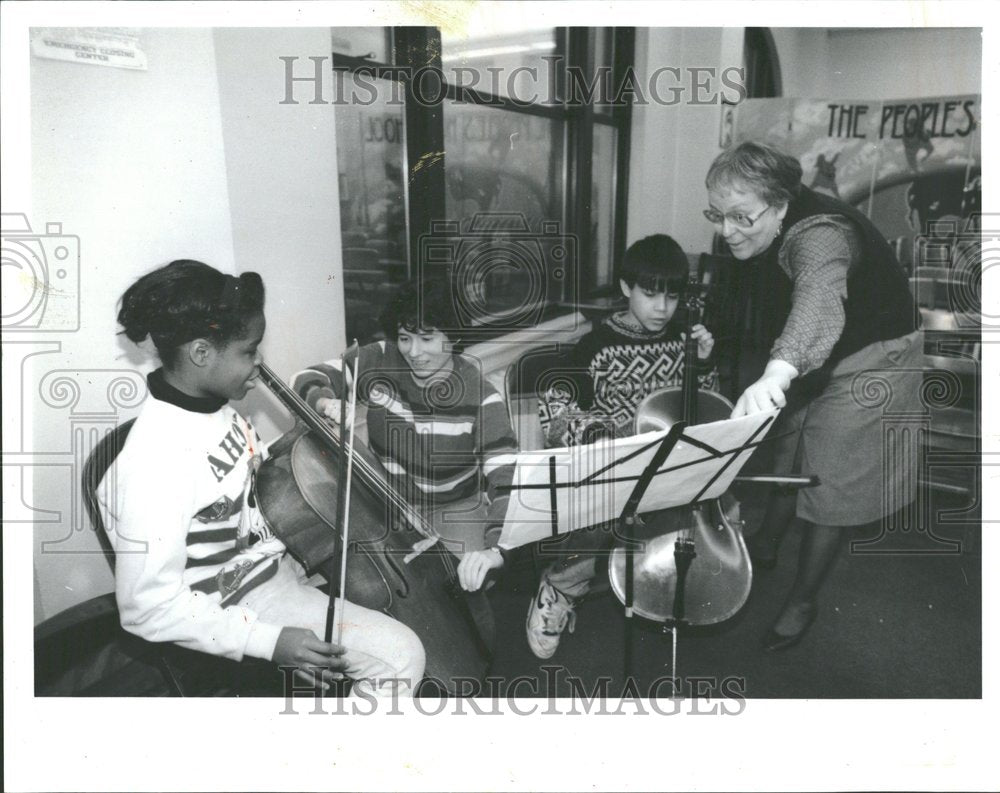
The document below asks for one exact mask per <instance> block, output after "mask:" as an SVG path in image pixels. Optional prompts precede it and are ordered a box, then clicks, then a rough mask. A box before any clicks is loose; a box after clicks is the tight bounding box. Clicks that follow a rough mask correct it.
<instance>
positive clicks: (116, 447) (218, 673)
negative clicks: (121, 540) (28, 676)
mask: <svg viewBox="0 0 1000 793" xmlns="http://www.w3.org/2000/svg"><path fill="white" fill-rule="evenodd" d="M133 424H134V419H133V420H130V421H126V422H125V423H123V424H120V425H119V426H117V427H115V429H114V430H112V431H111V432H109V433H108V434H107V435H105V436H104V437H103V438H102V439H101V440H100V441H99V442H98V444H97V446H96V447H95V448H94V450H93V451H92V452H91V454H90V456H89V457H88V458H87V462H86V463H85V464H84V467H83V474H82V476H81V479H82V485H83V488H82V489H83V501H84V506H85V508H86V510H87V515H88V516H89V518H90V522H91V525H92V526H93V528H94V531H95V533H96V534H97V538H98V542H100V545H101V550H102V551H103V552H104V555H105V558H106V559H107V561H108V564H109V565H110V566H111V570H112V572H113V571H114V569H115V553H114V549H113V547H112V546H111V541H110V539H109V538H108V535H107V532H106V531H105V529H104V522H103V520H102V519H101V512H100V508H99V504H98V500H97V488H98V486H99V485H100V483H101V480H102V479H104V477H105V475H106V474H107V472H108V469H109V468H110V467H111V463H113V462H114V460H115V458H116V457H117V456H118V454H119V452H121V450H122V448H123V447H124V445H125V440H126V438H127V437H128V434H129V432H130V431H131V429H132V425H133ZM34 641H35V695H36V696H233V695H235V696H239V695H244V696H245V695H248V694H250V695H253V694H257V695H279V694H280V693H281V686H280V680H279V679H278V675H277V673H276V672H275V668H274V666H273V665H272V664H270V663H268V662H265V661H261V660H259V659H249V660H245V661H243V662H241V663H238V662H236V661H231V660H229V659H226V658H219V657H216V656H212V655H207V654H205V653H200V652H197V651H194V650H187V649H185V648H182V647H178V646H176V645H174V644H169V643H155V642H147V641H145V640H143V639H141V638H139V637H137V636H134V635H132V634H130V633H128V632H127V631H125V630H124V629H122V627H121V617H120V615H119V613H118V607H117V604H116V602H115V594H114V593H113V592H111V593H108V594H105V595H100V596H98V597H95V598H92V599H90V600H87V601H85V602H83V603H79V604H77V605H76V606H72V607H71V608H69V609H66V610H65V611H62V612H60V613H59V614H56V615H55V616H54V617H51V618H50V619H47V620H45V621H44V622H42V623H40V624H39V625H37V626H35V636H34Z"/></svg>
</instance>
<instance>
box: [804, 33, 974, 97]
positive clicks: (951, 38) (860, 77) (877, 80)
mask: <svg viewBox="0 0 1000 793" xmlns="http://www.w3.org/2000/svg"><path fill="white" fill-rule="evenodd" d="M828 40H829V45H828V47H829V50H828V52H829V54H828V56H827V58H828V60H827V63H828V68H827V70H826V72H827V74H828V77H827V81H826V83H825V84H824V85H823V86H821V87H822V93H819V94H817V96H831V97H841V96H843V97H848V98H850V97H853V96H858V97H859V98H863V99H907V98H909V97H924V96H942V95H949V94H977V93H980V92H981V91H982V61H983V38H982V31H981V30H980V29H979V28H944V29H940V28H939V29H933V30H926V29H919V28H914V29H906V30H879V29H864V30H858V29H852V30H832V31H830V33H829V37H828ZM787 95H789V96H791V95H792V94H787Z"/></svg>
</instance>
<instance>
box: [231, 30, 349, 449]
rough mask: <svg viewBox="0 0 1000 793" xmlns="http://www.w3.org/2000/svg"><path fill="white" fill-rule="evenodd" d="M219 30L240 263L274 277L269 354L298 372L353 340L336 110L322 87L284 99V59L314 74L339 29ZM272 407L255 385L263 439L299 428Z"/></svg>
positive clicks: (254, 412)
mask: <svg viewBox="0 0 1000 793" xmlns="http://www.w3.org/2000/svg"><path fill="white" fill-rule="evenodd" d="M214 35H215V49H216V59H217V66H218V85H219V95H220V104H221V108H222V136H223V139H224V141H225V147H226V174H227V180H228V185H229V204H230V208H231V212H232V236H233V248H234V252H235V256H236V263H237V269H239V270H256V271H257V272H259V273H260V274H261V276H262V277H263V279H264V284H265V287H266V289H267V296H266V306H265V312H266V315H267V323H268V330H267V333H266V335H265V338H264V343H263V345H262V347H261V350H262V352H263V354H264V357H265V359H266V361H267V363H268V364H269V365H270V366H271V368H272V369H274V371H275V372H276V373H277V374H278V376H279V377H282V378H284V379H286V380H287V379H288V377H289V375H290V374H292V373H293V372H295V371H297V370H298V369H302V368H304V367H305V366H308V365H309V364H311V363H316V362H318V361H323V360H326V359H328V358H330V357H331V356H333V355H334V354H340V352H341V351H342V350H343V348H344V346H345V341H344V317H343V309H342V306H343V305H344V289H343V283H342V280H341V241H340V194H339V191H338V184H337V141H336V129H335V125H334V111H335V110H336V108H335V106H333V105H311V104H309V102H308V99H309V98H311V97H312V96H313V93H312V88H311V86H306V88H305V90H303V89H302V87H301V86H300V87H299V89H298V90H297V91H296V92H295V94H294V96H295V97H302V99H301V101H300V103H299V104H297V105H282V104H280V102H281V100H282V99H283V98H284V97H285V70H284V63H283V62H282V61H280V60H279V56H297V57H298V58H299V67H298V70H297V71H296V74H297V75H299V74H312V73H313V72H312V62H311V61H309V60H308V58H309V56H323V55H328V54H329V53H330V51H331V49H332V45H331V31H330V29H329V28H282V29H276V28H226V29H219V30H216V31H215V34H214ZM326 68H327V70H328V71H327V77H328V78H330V76H331V74H332V72H331V71H330V66H329V63H327V64H326ZM328 93H329V92H328ZM270 403H271V399H270V398H269V396H268V394H267V392H266V390H265V389H255V390H254V391H252V392H251V394H250V396H249V397H248V398H247V400H246V404H245V405H241V406H240V408H241V409H242V410H243V411H244V412H245V413H248V414H249V415H250V417H251V420H252V421H253V422H254V425H255V426H256V427H257V428H258V430H259V431H260V432H261V433H262V434H263V435H264V437H273V436H274V434H275V433H276V432H277V431H278V430H279V429H283V428H287V426H288V425H289V424H290V422H289V421H288V420H286V417H285V415H284V412H283V411H280V410H276V409H274V408H272V407H269V405H270Z"/></svg>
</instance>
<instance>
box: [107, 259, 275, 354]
mask: <svg viewBox="0 0 1000 793" xmlns="http://www.w3.org/2000/svg"><path fill="white" fill-rule="evenodd" d="M120 306H121V307H120V308H119V310H118V324H119V325H121V326H122V332H123V333H124V334H125V335H126V336H128V338H129V339H131V340H132V341H134V342H135V343H136V344H138V343H139V342H141V341H142V340H143V339H145V338H146V336H149V337H150V338H151V339H152V340H153V344H154V345H155V347H156V350H157V352H158V353H159V354H160V359H161V360H162V361H163V363H164V364H166V365H167V366H170V365H172V364H174V363H175V361H176V358H177V350H178V348H179V347H180V346H181V345H182V344H186V343H187V342H189V341H192V340H193V339H201V338H203V339H209V340H210V341H211V342H212V343H213V344H215V345H217V346H219V347H225V346H226V345H227V344H228V343H229V342H230V341H232V340H233V339H237V338H239V337H240V336H242V335H243V334H244V333H246V330H247V327H248V325H249V322H250V320H251V319H252V318H253V317H254V316H255V315H257V314H259V313H261V312H262V311H263V310H264V282H263V281H262V280H261V277H260V276H259V275H258V274H257V273H243V274H242V275H240V276H233V275H225V274H223V273H220V272H219V271H218V270H216V269H215V268H214V267H210V266H209V265H207V264H204V263H203V262H196V261H193V260H191V259H178V260H177V261H173V262H170V264H167V265H164V266H163V267H160V268H158V269H156V270H153V272H151V273H147V274H146V275H144V276H142V278H140V279H139V280H138V281H136V282H135V283H134V284H132V286H130V287H129V288H128V289H126V290H125V294H123V295H122V298H121V303H120Z"/></svg>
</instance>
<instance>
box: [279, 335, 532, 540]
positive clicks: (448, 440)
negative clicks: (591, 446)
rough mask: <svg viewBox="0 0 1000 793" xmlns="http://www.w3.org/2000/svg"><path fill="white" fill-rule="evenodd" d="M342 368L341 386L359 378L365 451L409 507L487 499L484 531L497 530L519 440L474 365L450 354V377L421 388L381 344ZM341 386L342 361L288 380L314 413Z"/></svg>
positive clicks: (393, 347)
mask: <svg viewBox="0 0 1000 793" xmlns="http://www.w3.org/2000/svg"><path fill="white" fill-rule="evenodd" d="M359 359H360V360H359ZM347 365H348V369H349V371H348V376H347V378H346V383H347V384H350V382H351V377H353V373H354V372H359V373H360V375H359V378H358V386H357V390H358V401H359V402H360V403H362V404H364V405H365V406H366V407H367V409H368V413H367V425H368V445H369V446H370V448H371V450H372V451H373V452H375V454H376V455H378V457H379V460H380V461H381V462H382V464H383V466H385V468H386V470H387V471H388V472H389V473H390V474H391V475H393V477H394V479H396V481H397V482H398V484H399V487H400V489H401V490H402V493H403V495H404V496H406V497H407V499H408V500H409V501H410V503H411V504H414V505H415V506H417V507H418V508H420V509H421V510H426V509H429V508H435V507H438V506H441V505H444V504H448V503H453V502H456V501H459V500H462V499H465V498H469V497H472V496H475V495H476V494H477V493H482V492H485V494H486V497H487V499H488V501H489V514H488V520H489V522H490V525H492V526H499V525H501V524H502V523H503V519H504V516H505V514H506V512H507V502H508V499H509V496H508V495H507V492H506V491H503V490H500V488H501V486H504V485H510V483H511V481H512V480H513V476H514V453H515V452H516V451H517V441H516V440H515V437H514V431H513V429H512V428H511V423H510V416H509V415H508V413H507V406H506V404H505V403H504V401H503V398H502V397H501V396H500V394H499V393H497V391H496V389H495V388H493V386H492V385H490V384H489V383H488V382H487V381H486V379H485V378H484V377H483V373H482V372H481V370H480V368H479V367H478V366H477V365H476V364H475V362H474V361H472V360H471V359H469V358H466V357H464V356H461V355H454V356H452V368H451V371H450V372H448V373H447V375H446V376H444V377H442V378H439V379H438V378H436V379H435V380H434V381H433V382H431V383H430V384H429V385H424V384H422V383H420V382H418V381H417V380H416V379H415V378H414V377H413V375H412V373H411V369H410V366H409V364H407V362H406V360H405V359H404V358H403V356H402V355H401V354H400V352H399V350H398V348H397V347H396V345H395V344H393V343H391V342H385V341H379V342H374V343H372V344H368V345H366V346H364V347H362V348H361V349H360V351H359V352H357V353H354V354H353V355H351V356H349V357H348V359H347ZM344 385H345V377H344V376H343V374H342V372H341V370H340V359H336V360H332V361H327V362H326V363H322V364H317V365H315V366H311V367H309V368H308V369H306V370H304V371H302V372H299V373H298V374H296V375H295V376H294V377H293V379H292V386H293V388H295V390H296V391H297V392H298V393H299V394H300V395H301V396H302V397H303V398H304V399H305V400H306V402H308V404H309V406H310V407H312V408H314V409H315V407H316V402H317V401H318V400H319V399H321V398H323V397H327V398H336V397H339V395H340V393H341V389H342V388H343V387H344Z"/></svg>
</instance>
